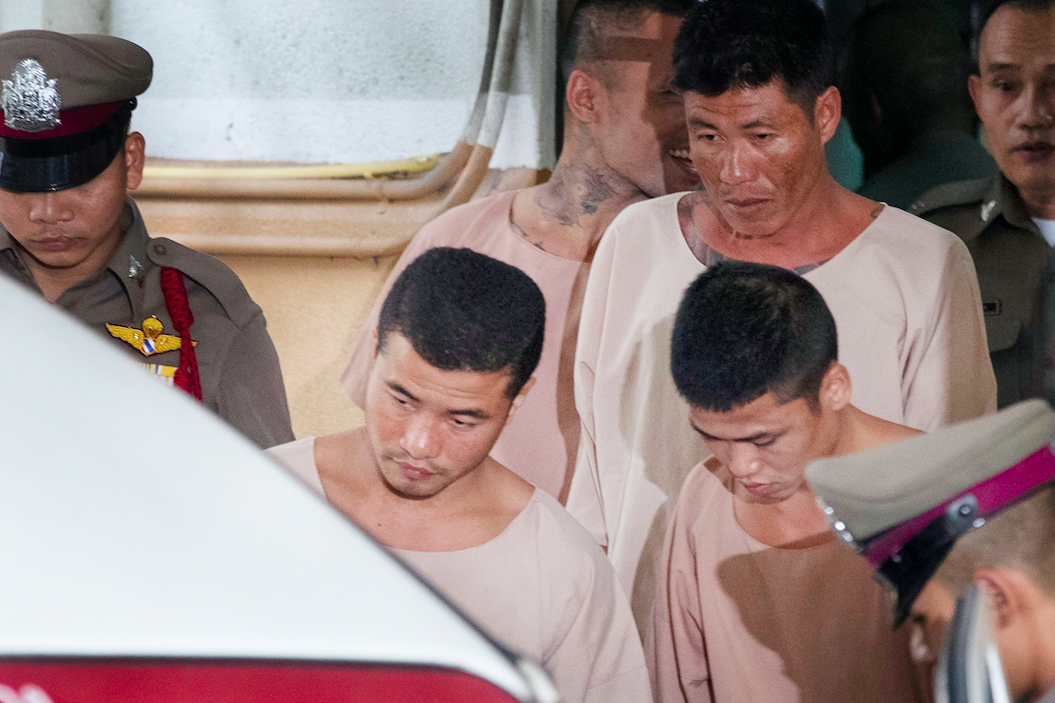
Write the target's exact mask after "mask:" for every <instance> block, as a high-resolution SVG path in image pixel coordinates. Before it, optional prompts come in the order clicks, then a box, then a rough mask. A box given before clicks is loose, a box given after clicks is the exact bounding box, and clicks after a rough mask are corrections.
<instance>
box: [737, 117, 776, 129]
mask: <svg viewBox="0 0 1055 703" xmlns="http://www.w3.org/2000/svg"><path fill="white" fill-rule="evenodd" d="M773 126H774V125H773V123H772V122H771V121H769V120H767V119H765V118H764V117H760V118H759V119H757V120H754V121H752V122H748V123H747V124H742V125H740V129H758V128H759V127H765V128H767V129H769V128H772V127H773Z"/></svg>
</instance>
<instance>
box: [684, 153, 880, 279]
mask: <svg viewBox="0 0 1055 703" xmlns="http://www.w3.org/2000/svg"><path fill="white" fill-rule="evenodd" d="M882 209H883V206H882V204H880V203H875V202H873V201H871V200H868V199H867V198H863V197H861V196H859V195H856V194H854V193H851V192H850V191H848V190H846V189H845V188H843V187H842V186H840V185H839V184H838V183H836V182H835V180H834V179H832V178H831V176H830V175H829V174H828V173H827V172H826V171H825V172H824V173H823V174H822V176H821V177H820V178H818V183H817V184H816V185H815V186H814V188H813V189H811V190H810V192H809V194H808V197H806V198H805V199H804V204H803V205H802V206H800V207H799V208H798V209H797V210H796V211H795V213H794V214H793V215H792V216H791V218H790V219H789V220H788V221H787V222H786V223H785V224H784V225H782V226H781V228H780V229H779V230H777V231H775V232H771V233H768V234H764V235H760V236H744V235H743V234H741V233H739V232H737V231H735V229H734V228H733V227H731V226H730V225H729V223H728V222H727V221H726V220H725V219H724V218H723V217H722V216H721V213H720V212H719V210H718V208H717V207H716V206H715V205H714V204H713V203H712V202H711V200H710V195H709V194H708V193H706V192H701V193H698V194H692V195H689V196H686V197H685V198H684V199H683V202H682V204H679V220H680V222H681V226H682V234H683V235H684V237H685V241H686V243H687V244H688V245H689V248H690V249H691V250H692V252H693V254H694V255H695V256H696V258H697V259H699V260H700V261H701V262H702V263H703V264H705V265H709V264H713V263H715V262H716V261H718V260H721V259H726V258H727V259H735V260H739V261H751V262H755V263H762V264H770V265H773V266H780V267H781V268H786V269H790V270H793V271H797V272H798V273H806V272H808V271H809V270H811V269H813V268H816V267H817V266H819V265H821V264H823V263H824V262H826V261H828V260H829V259H831V258H832V257H833V256H835V255H836V254H838V253H839V252H840V251H842V250H843V248H845V247H846V246H847V245H848V244H849V243H850V242H852V241H853V240H854V239H856V238H857V236H858V235H859V234H861V232H863V231H864V230H865V229H866V228H867V227H868V226H869V225H870V224H871V223H872V221H873V220H875V218H876V217H878V216H879V213H880V212H882Z"/></svg>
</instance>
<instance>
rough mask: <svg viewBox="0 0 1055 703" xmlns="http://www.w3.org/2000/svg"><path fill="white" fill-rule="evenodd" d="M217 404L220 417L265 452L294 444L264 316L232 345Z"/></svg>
mask: <svg viewBox="0 0 1055 703" xmlns="http://www.w3.org/2000/svg"><path fill="white" fill-rule="evenodd" d="M215 403H216V407H215V408H214V410H215V411H216V413H217V414H218V415H219V416H220V417H222V418H223V419H224V420H226V421H227V422H228V423H229V424H230V425H231V426H233V427H234V428H235V429H236V430H238V431H239V432H241V433H242V434H244V435H245V436H246V437H248V438H249V439H251V440H252V441H253V442H255V443H256V444H258V445H259V446H260V447H262V448H264V449H267V448H268V447H273V446H275V445H277V444H285V443H286V442H292V441H293V428H292V425H291V423H290V418H289V404H288V403H287V401H286V387H285V385H284V384H283V382H282V369H281V368H280V367H279V362H278V353H277V352H276V351H275V345H274V344H273V343H272V341H271V335H269V334H268V333H267V326H266V323H265V322H264V314H263V313H258V314H257V315H256V316H255V317H254V318H253V319H251V320H250V321H249V323H248V324H247V325H245V326H244V327H243V328H242V329H241V330H240V331H239V333H238V336H237V337H236V339H235V340H234V342H233V343H232V344H231V346H230V349H229V351H228V352H227V358H225V359H224V364H223V370H222V372H221V375H220V382H219V385H218V387H217V391H216V399H215Z"/></svg>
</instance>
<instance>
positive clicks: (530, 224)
mask: <svg viewBox="0 0 1055 703" xmlns="http://www.w3.org/2000/svg"><path fill="white" fill-rule="evenodd" d="M646 197H647V196H646V195H645V194H644V193H643V192H642V191H641V190H640V189H639V188H638V187H637V186H635V185H633V184H632V183H630V182H628V181H626V180H625V179H624V178H622V177H621V176H619V175H618V174H616V173H615V172H613V171H612V170H611V169H610V168H608V166H607V165H605V164H604V163H603V162H602V161H601V159H600V158H599V157H598V154H597V151H596V149H593V148H589V147H587V148H585V149H583V148H578V147H576V146H575V145H569V147H568V148H566V149H565V153H563V154H562V155H561V159H560V161H559V162H558V163H557V166H556V168H554V170H553V175H552V176H551V177H550V179H549V180H548V181H547V182H545V183H543V184H541V185H537V186H534V187H532V188H528V189H526V190H524V191H522V192H520V193H519V194H518V195H517V198H516V200H515V201H514V203H513V228H514V230H516V231H517V233H518V234H520V235H521V236H522V237H524V238H525V239H526V240H527V241H529V242H530V243H531V244H533V245H535V246H537V247H538V248H540V249H542V250H543V251H546V252H548V253H550V254H553V255H555V256H559V257H561V258H565V259H571V260H573V261H589V260H590V259H591V258H592V257H593V251H594V249H595V248H596V247H597V243H598V242H599V241H600V239H601V235H602V234H604V231H605V230H606V229H607V228H608V225H609V224H611V222H612V220H613V219H615V216H616V215H618V214H619V213H620V212H621V211H622V210H623V208H625V207H626V206H628V205H630V204H632V203H635V202H638V201H641V200H644V199H645V198H646Z"/></svg>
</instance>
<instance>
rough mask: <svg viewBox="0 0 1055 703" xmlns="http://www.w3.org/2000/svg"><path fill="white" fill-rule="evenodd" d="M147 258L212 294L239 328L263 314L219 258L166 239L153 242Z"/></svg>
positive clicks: (149, 247)
mask: <svg viewBox="0 0 1055 703" xmlns="http://www.w3.org/2000/svg"><path fill="white" fill-rule="evenodd" d="M147 255H148V256H149V257H150V260H151V261H153V262H154V263H155V264H157V265H158V266H170V267H172V268H174V269H176V270H178V271H180V272H182V273H183V274H184V275H185V276H186V277H187V278H190V279H191V280H193V281H194V282H195V283H197V284H198V285H200V286H202V287H203V288H205V289H206V290H208V291H209V292H210V293H211V294H212V295H213V297H214V298H216V300H217V301H218V302H219V303H220V306H221V307H222V308H223V309H224V312H225V313H227V317H229V318H230V319H231V321H232V322H233V323H234V324H236V325H237V326H239V327H243V326H244V325H246V324H248V323H249V321H250V320H252V319H253V318H254V317H255V316H256V315H258V314H259V313H260V306H259V305H257V304H256V303H254V302H253V299H252V298H250V297H249V292H248V291H246V289H245V286H244V285H242V281H241V280H239V278H238V276H237V275H235V272H234V271H232V270H231V269H230V268H228V267H227V265H226V264H224V263H223V262H222V261H220V260H219V259H217V258H216V257H213V256H209V255H208V254H203V253H202V252H200V251H195V250H193V249H189V248H187V247H185V246H183V245H182V244H180V243H178V242H174V241H172V240H171V239H166V238H165V237H157V238H156V239H155V238H152V239H151V240H150V242H149V243H148V244H147Z"/></svg>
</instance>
